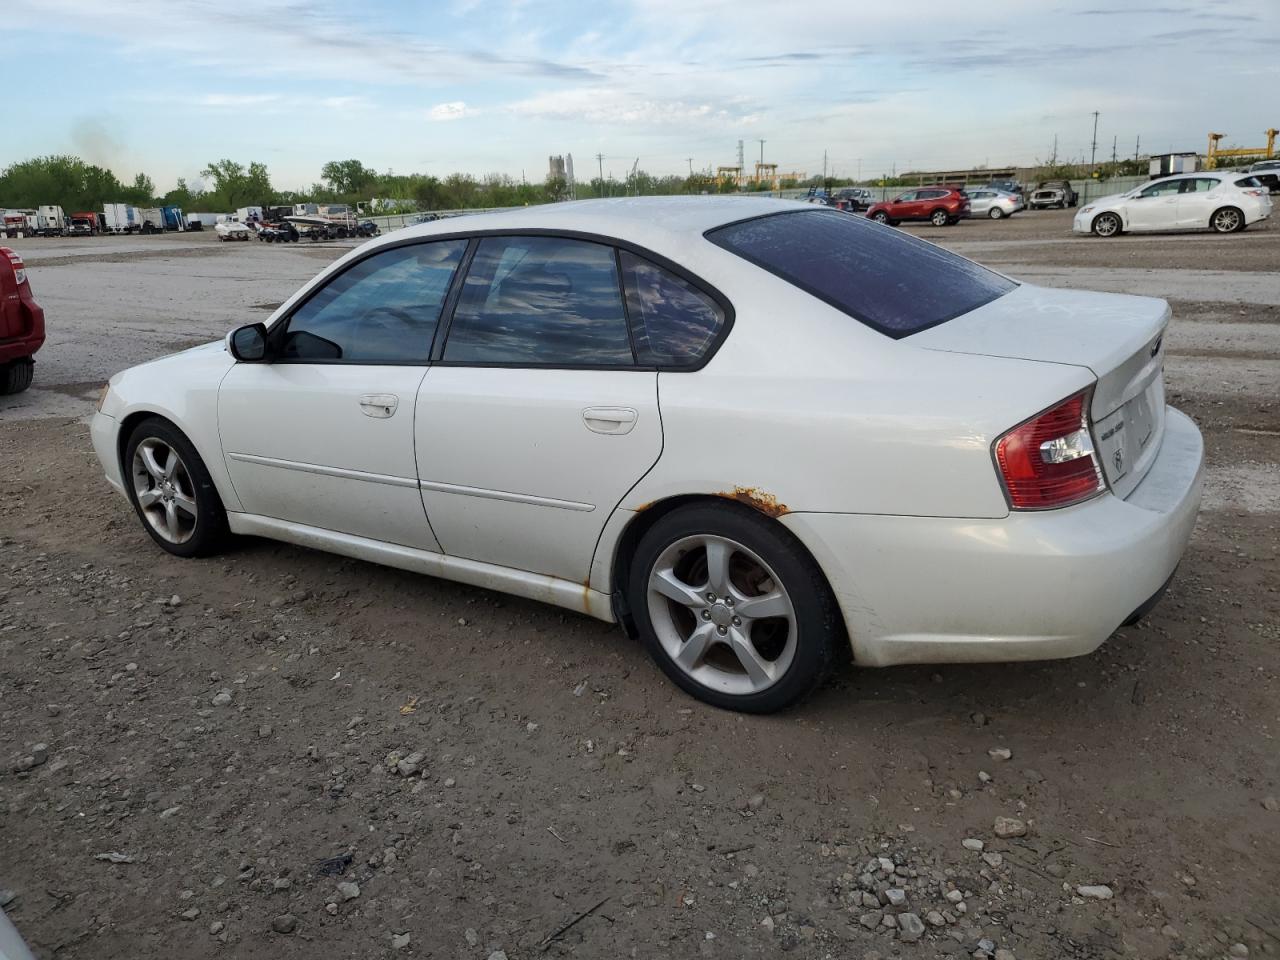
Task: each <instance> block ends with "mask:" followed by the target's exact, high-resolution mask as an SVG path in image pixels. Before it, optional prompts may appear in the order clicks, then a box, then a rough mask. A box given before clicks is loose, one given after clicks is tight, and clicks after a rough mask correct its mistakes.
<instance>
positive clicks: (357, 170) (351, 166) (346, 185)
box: [320, 160, 378, 195]
mask: <svg viewBox="0 0 1280 960" xmlns="http://www.w3.org/2000/svg"><path fill="white" fill-rule="evenodd" d="M320 178H321V179H322V180H324V181H325V182H326V183H328V184H329V187H330V188H331V189H332V190H333V192H334V193H336V194H345V195H349V194H356V193H360V194H363V193H368V192H370V191H371V190H372V188H373V185H374V183H375V182H376V181H377V178H378V174H377V171H375V170H371V169H370V168H368V167H366V166H365V165H364V164H363V163H361V162H360V161H359V160H330V161H329V162H328V163H326V164H325V165H324V166H323V167H321V168H320Z"/></svg>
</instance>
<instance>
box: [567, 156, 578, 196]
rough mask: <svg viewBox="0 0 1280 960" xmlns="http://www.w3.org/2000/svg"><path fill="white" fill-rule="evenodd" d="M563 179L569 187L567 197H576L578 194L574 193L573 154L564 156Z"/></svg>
mask: <svg viewBox="0 0 1280 960" xmlns="http://www.w3.org/2000/svg"><path fill="white" fill-rule="evenodd" d="M564 179H565V182H566V183H568V185H569V196H570V197H576V196H577V195H578V194H577V193H576V192H575V191H574V186H575V184H574V181H573V154H572V153H566V154H565V155H564Z"/></svg>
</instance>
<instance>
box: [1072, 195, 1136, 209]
mask: <svg viewBox="0 0 1280 960" xmlns="http://www.w3.org/2000/svg"><path fill="white" fill-rule="evenodd" d="M1124 198H1125V194H1123V193H1112V194H1108V195H1107V196H1105V197H1094V198H1093V199H1092V200H1090V201H1089V202H1088V203H1082V204H1080V209H1081V210H1083V209H1084V208H1085V207H1097V206H1104V205H1105V206H1109V205H1111V204H1113V203H1116V202H1117V201H1120V200H1123V199H1124Z"/></svg>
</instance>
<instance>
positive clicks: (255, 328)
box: [227, 323, 267, 363]
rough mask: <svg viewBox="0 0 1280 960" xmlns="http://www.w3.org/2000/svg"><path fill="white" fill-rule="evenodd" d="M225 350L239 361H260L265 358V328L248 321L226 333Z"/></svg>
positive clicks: (263, 325)
mask: <svg viewBox="0 0 1280 960" xmlns="http://www.w3.org/2000/svg"><path fill="white" fill-rule="evenodd" d="M227 351H228V352H229V353H230V354H231V356H233V357H235V358H236V359H237V360H238V361H240V362H241V363H262V361H264V360H266V358H267V328H266V325H265V324H261V323H250V324H247V325H246V326H243V327H237V328H236V329H235V330H232V331H231V332H230V333H229V334H227Z"/></svg>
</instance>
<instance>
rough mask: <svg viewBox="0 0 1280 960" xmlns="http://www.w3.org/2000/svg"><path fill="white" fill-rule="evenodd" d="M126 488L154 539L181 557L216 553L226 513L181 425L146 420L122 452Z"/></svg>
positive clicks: (139, 515)
mask: <svg viewBox="0 0 1280 960" xmlns="http://www.w3.org/2000/svg"><path fill="white" fill-rule="evenodd" d="M123 466H124V473H125V488H126V490H127V491H128V493H129V500H130V502H131V503H132V504H133V508H134V510H136V511H137V513H138V517H139V519H141V520H142V526H143V527H144V528H146V531H147V533H149V534H150V535H151V539H152V540H154V541H155V542H156V543H158V544H159V545H160V546H161V547H162V548H164V549H165V550H167V551H169V553H172V554H174V555H175V556H179V557H201V556H207V555H209V554H211V553H215V552H217V550H218V548H219V547H221V546H222V543H223V541H224V540H225V539H226V535H227V514H226V511H225V510H224V509H223V506H222V498H221V497H219V496H218V490H217V488H216V487H215V486H214V485H213V478H212V477H211V476H210V475H209V470H208V468H207V467H205V465H204V461H203V460H201V459H200V454H198V453H196V449H195V447H193V446H192V445H191V441H189V440H188V439H187V438H186V437H185V436H184V435H183V434H182V432H181V431H180V430H178V428H177V427H175V426H174V425H173V424H171V423H169V421H167V420H162V419H160V418H159V417H150V418H148V419H146V420H143V421H142V422H141V423H139V424H138V425H137V426H136V427H134V429H133V432H132V433H131V434H130V435H129V440H128V442H127V443H126V444H125V450H124V464H123Z"/></svg>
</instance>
